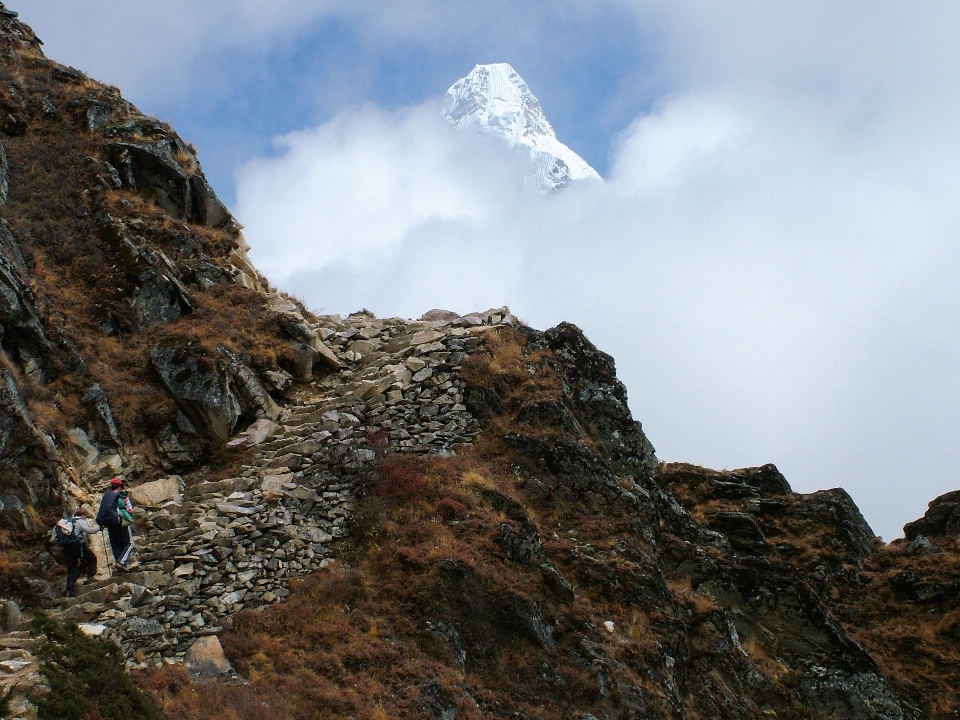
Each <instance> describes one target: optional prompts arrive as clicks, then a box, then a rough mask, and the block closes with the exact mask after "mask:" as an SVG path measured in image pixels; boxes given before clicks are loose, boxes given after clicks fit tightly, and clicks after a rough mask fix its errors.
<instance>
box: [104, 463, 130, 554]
mask: <svg viewBox="0 0 960 720" xmlns="http://www.w3.org/2000/svg"><path fill="white" fill-rule="evenodd" d="M132 510H133V503H132V502H131V501H130V498H129V496H128V495H127V491H126V490H124V489H123V480H122V479H121V478H118V477H115V478H114V479H113V480H111V481H110V490H109V491H107V492H105V493H104V494H103V499H102V500H101V501H100V511H99V512H98V513H97V523H98V524H99V525H100V526H101V527H105V528H106V529H107V535H109V536H110V549H111V550H112V551H113V559H114V560H115V561H116V563H117V567H120V568H126V567H127V563H128V562H129V561H130V553H131V552H132V551H133V536H132V534H131V533H130V524H131V523H132V522H133V515H131V511H132Z"/></svg>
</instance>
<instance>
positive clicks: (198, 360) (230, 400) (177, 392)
mask: <svg viewBox="0 0 960 720" xmlns="http://www.w3.org/2000/svg"><path fill="white" fill-rule="evenodd" d="M150 360H151V362H152V363H153V367H154V368H155V369H156V371H157V372H158V373H159V375H160V379H161V380H162V381H163V385H164V387H166V389H167V391H168V392H169V393H170V394H171V395H172V396H173V399H174V400H176V402H177V405H179V406H180V409H181V410H182V411H183V413H184V414H185V415H186V416H187V417H188V418H189V419H190V422H191V423H193V425H195V426H196V427H197V428H198V429H199V430H201V431H202V432H203V433H204V434H205V435H207V436H208V437H209V438H211V439H213V440H215V441H217V442H226V441H227V439H229V437H230V436H231V435H232V434H233V430H234V428H235V427H236V424H237V420H239V418H240V415H241V414H242V412H243V408H242V406H241V404H240V401H239V400H238V399H237V397H236V395H235V394H234V393H233V390H232V388H231V383H230V379H229V378H228V377H227V375H226V374H225V373H223V372H221V370H220V368H219V367H218V365H217V362H216V361H215V359H214V358H211V357H210V356H209V355H208V354H207V353H206V352H204V351H203V350H202V349H201V348H200V347H198V346H194V345H193V344H192V343H184V344H182V345H176V346H173V347H161V346H159V345H158V346H157V347H155V348H154V349H153V350H152V351H151V353H150Z"/></svg>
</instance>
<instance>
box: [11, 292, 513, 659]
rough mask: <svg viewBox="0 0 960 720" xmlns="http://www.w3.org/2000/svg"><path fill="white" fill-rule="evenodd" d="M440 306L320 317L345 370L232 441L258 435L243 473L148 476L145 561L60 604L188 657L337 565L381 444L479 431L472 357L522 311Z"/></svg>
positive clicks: (422, 447) (421, 442) (146, 647)
mask: <svg viewBox="0 0 960 720" xmlns="http://www.w3.org/2000/svg"><path fill="white" fill-rule="evenodd" d="M438 316H439V317H441V318H444V319H430V320H420V321H409V320H402V319H399V318H392V319H380V318H376V317H374V316H373V315H372V314H369V313H367V312H361V313H356V314H354V315H351V316H349V317H347V318H345V319H342V318H340V317H339V316H323V317H320V318H319V321H318V322H317V323H314V324H313V326H312V327H311V330H312V331H313V332H315V333H316V335H317V337H318V338H320V339H322V341H323V342H324V344H325V345H326V347H328V348H330V349H331V350H332V352H333V353H335V354H336V356H337V359H338V361H339V362H340V363H341V369H340V370H339V371H338V372H336V373H333V374H331V375H329V376H327V377H326V378H325V379H323V380H321V381H315V382H314V383H312V384H311V385H309V386H308V387H307V389H306V390H305V391H304V392H301V393H300V394H299V395H298V396H296V397H295V398H294V399H293V401H292V402H291V403H290V404H288V405H287V406H286V407H284V408H282V410H281V411H280V413H279V415H278V416H277V418H276V420H275V421H274V420H270V419H267V418H264V419H261V420H258V421H257V422H256V423H254V425H252V426H251V427H250V428H248V429H247V430H246V431H244V432H243V433H240V434H239V435H238V436H236V437H235V438H234V439H233V440H231V441H230V444H231V445H233V446H240V445H249V446H252V447H255V448H256V450H255V456H254V460H253V462H252V463H251V464H250V465H248V466H244V468H243V470H242V472H241V473H240V474H239V476H238V477H234V478H228V479H225V480H219V481H216V482H202V483H199V484H193V485H187V486H186V487H183V485H182V481H181V480H180V478H179V477H177V476H172V477H170V478H163V479H159V480H156V481H153V482H151V483H149V484H144V485H141V486H140V487H139V488H134V490H133V494H134V496H135V497H139V499H140V501H141V502H140V508H139V510H138V512H139V513H141V515H140V518H139V519H138V522H137V525H136V527H137V530H138V532H139V535H138V536H137V537H136V538H135V544H136V548H137V550H136V558H137V560H138V564H137V565H136V566H135V567H133V568H132V569H130V570H128V571H126V572H123V573H121V572H117V571H116V568H112V576H111V577H106V578H103V579H101V580H98V581H96V582H93V583H89V584H87V585H80V586H79V592H80V595H79V596H78V597H76V598H70V599H65V600H63V601H61V602H60V604H59V606H58V608H57V610H56V613H57V614H59V615H60V616H61V617H64V618H70V619H72V620H75V621H77V622H79V623H86V625H85V626H84V627H86V628H90V630H88V632H89V633H93V634H102V635H104V636H106V637H110V638H114V639H115V640H116V641H117V642H119V643H120V645H121V647H122V648H123V649H124V652H125V654H126V656H127V658H128V663H129V664H130V665H131V666H132V667H148V666H150V665H154V664H159V663H162V662H166V663H179V662H183V658H184V655H185V653H186V652H187V651H188V649H189V648H190V647H191V646H192V645H193V644H194V643H195V642H196V640H197V639H198V638H203V637H206V636H211V635H216V634H217V633H219V632H220V630H221V629H223V628H224V627H225V626H228V625H229V623H230V619H229V618H230V616H231V615H232V614H233V613H235V612H237V611H239V610H241V609H243V608H257V607H262V606H265V605H268V604H270V603H275V602H278V601H280V600H282V599H283V598H285V597H286V596H287V595H288V594H289V592H290V590H289V582H290V580H291V579H292V578H295V577H299V576H303V575H305V574H307V573H310V572H314V571H317V570H320V569H322V568H324V567H326V566H327V565H329V563H330V562H331V559H332V555H333V552H334V542H335V541H336V539H338V538H342V537H344V536H345V535H347V533H348V519H349V517H350V514H351V512H352V511H353V509H354V507H355V501H356V493H357V488H358V485H359V484H360V483H362V482H363V481H364V480H366V479H367V478H368V477H369V473H370V471H371V470H372V468H373V465H374V463H375V461H376V458H377V455H376V452H375V449H374V448H375V447H377V446H380V447H383V448H389V450H391V451H394V452H412V453H423V454H425V453H441V454H442V453H450V452H454V451H455V449H456V448H457V447H458V446H460V445H463V444H465V443H469V442H471V441H472V440H473V438H474V437H475V436H476V434H477V433H478V432H479V425H478V424H477V421H476V420H475V419H474V418H473V417H472V416H471V414H470V413H469V411H468V410H467V408H466V406H465V405H464V404H463V402H462V400H463V390H464V383H463V380H462V379H461V377H460V368H461V364H462V362H463V360H464V358H465V357H466V356H467V355H468V354H469V353H471V352H472V351H473V350H475V349H476V348H477V346H478V345H479V344H480V343H481V342H482V338H483V335H484V333H485V332H486V331H488V330H490V329H491V328H493V327H497V326H501V325H504V324H511V323H516V322H517V321H516V319H515V318H514V317H513V316H512V315H510V312H509V310H508V309H507V308H500V309H496V310H490V311H487V312H486V313H482V314H475V315H467V316H463V317H457V316H455V315H454V314H453V313H441V312H437V311H431V313H428V314H427V316H426V317H431V318H437V317H438ZM97 540H99V538H98V539H97ZM96 544H98V545H99V544H100V543H99V542H97V543H96ZM98 549H99V553H100V554H101V567H102V569H104V570H105V569H107V567H109V566H108V565H107V563H106V555H105V553H104V549H103V548H98ZM23 652H25V653H26V652H27V651H23ZM27 654H28V653H27ZM0 672H3V667H2V663H0Z"/></svg>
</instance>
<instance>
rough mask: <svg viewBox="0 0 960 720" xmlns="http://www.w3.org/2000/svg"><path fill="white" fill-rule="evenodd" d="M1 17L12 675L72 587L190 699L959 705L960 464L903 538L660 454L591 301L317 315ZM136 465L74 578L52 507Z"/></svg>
mask: <svg viewBox="0 0 960 720" xmlns="http://www.w3.org/2000/svg"><path fill="white" fill-rule="evenodd" d="M0 46H2V51H3V52H2V53H0V215H2V222H0V323H2V325H3V331H4V332H3V334H2V337H0V440H2V442H0V504H2V507H0V551H2V560H3V563H0V592H2V593H3V595H4V596H5V597H7V598H10V600H8V601H6V602H5V604H4V608H5V611H6V617H5V627H6V630H7V632H6V633H3V634H0V648H2V649H0V686H4V687H11V686H13V685H15V684H16V685H19V686H20V691H21V692H22V690H24V689H26V688H28V687H29V686H30V685H31V684H35V683H40V684H42V681H41V680H40V678H39V677H38V675H37V662H36V659H35V657H34V656H33V654H32V652H31V650H32V648H33V647H34V644H35V643H36V639H35V638H33V637H30V636H28V635H27V634H26V633H25V632H24V626H25V624H26V620H27V618H28V617H29V614H30V613H31V612H32V611H34V610H36V609H39V608H41V607H47V608H49V609H50V611H51V612H52V613H53V614H55V615H56V616H57V617H59V618H62V619H66V620H77V621H80V622H81V623H82V626H83V627H84V628H85V630H86V632H88V633H89V634H92V635H96V636H98V637H100V638H102V639H103V640H105V641H107V642H112V641H116V642H117V643H119V645H120V647H121V648H122V649H123V651H124V654H125V657H126V659H127V662H128V664H129V666H130V667H131V668H136V669H138V670H139V671H140V674H138V675H137V676H136V677H137V678H138V682H141V683H142V685H143V687H144V688H147V689H148V690H150V692H151V693H152V694H153V697H154V698H155V699H156V702H158V703H159V704H161V705H162V706H163V707H164V709H165V711H166V712H167V713H168V715H169V716H170V717H178V718H194V717H197V718H200V717H202V718H204V719H205V720H212V718H219V717H231V718H236V717H244V718H248V717H257V718H270V717H294V718H299V717H303V718H307V717H310V718H314V717H318V716H320V717H331V718H333V717H338V718H339V717H347V716H352V717H357V718H370V719H371V720H382V718H383V717H391V716H396V717H437V718H443V719H444V720H450V718H471V720H472V719H474V718H481V717H492V718H512V719H525V718H552V717H570V716H571V714H572V715H573V716H574V717H577V718H578V720H591V719H594V720H596V719H599V718H603V719H604V720H620V719H623V720H626V719H628V718H631V719H632V718H658V719H659V718H663V719H666V718H670V719H671V720H672V719H673V718H684V719H687V718H689V719H690V720H694V719H695V718H702V717H710V718H731V720H732V719H733V718H736V719H737V720H739V719H740V718H770V717H779V718H791V719H792V718H797V719H798V720H799V719H800V718H832V719H834V720H867V719H869V720H909V719H913V718H917V719H918V720H919V719H920V718H926V717H930V718H936V720H948V719H950V718H956V717H958V713H960V697H958V695H957V690H956V688H957V687H960V675H958V671H957V668H960V657H958V655H957V651H956V647H957V638H958V637H960V634H958V633H960V606H958V601H957V597H958V596H957V589H958V588H960V546H958V538H957V531H958V523H957V506H958V502H957V498H956V497H955V495H956V493H951V494H948V495H946V496H943V497H942V498H939V499H937V500H936V501H934V502H933V503H931V507H930V510H929V512H928V513H927V515H926V516H925V517H924V518H922V519H921V520H918V521H917V522H915V523H911V524H909V525H908V526H907V529H906V532H907V536H908V540H907V541H904V542H902V543H891V544H889V545H886V546H884V545H881V544H880V543H879V542H878V541H877V540H876V539H875V538H874V537H873V533H872V531H871V529H870V528H869V526H868V525H867V524H866V522H864V520H863V518H862V516H861V515H860V513H859V511H858V510H857V508H856V505H855V504H854V503H853V501H852V499H851V498H850V497H849V495H847V494H846V493H845V492H844V491H843V490H841V489H833V490H827V491H821V492H818V493H812V494H810V495H799V494H797V493H793V492H792V490H791V488H790V486H789V483H788V482H787V480H786V479H785V478H784V477H783V476H782V475H781V474H780V473H779V471H777V469H776V468H775V467H774V466H772V465H767V466H763V467H758V468H747V469H742V470H734V471H713V470H707V469H705V468H698V467H694V466H689V465H683V464H662V463H658V462H657V458H656V456H655V454H654V450H653V447H652V445H651V444H650V442H649V441H648V440H647V437H646V435H645V434H644V432H643V430H642V428H641V427H640V424H639V423H638V422H636V421H635V420H634V419H633V417H632V415H631V413H630V410H629V408H628V406H627V398H626V390H625V388H624V387H623V385H622V383H620V381H619V380H618V379H617V377H616V371H615V366H614V362H613V359H612V358H611V357H609V356H608V355H605V354H604V353H602V352H600V351H599V350H598V349H597V348H595V347H594V346H593V345H592V344H591V343H590V342H589V340H587V338H586V337H585V336H584V334H583V333H582V332H581V331H580V330H579V329H578V328H576V327H574V326H572V325H569V324H567V323H563V324H561V325H559V326H557V327H556V328H552V329H549V330H547V331H543V332H540V331H537V330H533V329H530V328H526V327H524V326H523V325H522V324H520V323H518V322H517V321H516V319H515V318H513V317H512V316H511V315H510V313H509V311H508V310H507V309H506V308H500V309H494V310H490V311H488V312H486V313H479V314H475V315H465V316H459V315H457V314H456V313H448V312H445V311H439V310H438V311H431V312H429V313H427V314H426V315H425V316H423V318H421V320H419V321H410V320H401V319H396V318H393V319H380V318H376V317H374V316H373V315H372V314H370V313H368V312H366V311H361V312H359V313H355V314H353V315H351V316H348V317H346V318H340V317H337V316H315V315H313V314H311V313H310V312H309V311H308V310H307V309H306V308H304V307H303V306H302V305H301V304H299V303H298V302H296V301H295V300H293V299H291V298H288V297H286V296H284V295H283V294H281V293H278V292H276V291H275V290H274V289H273V288H271V287H270V285H269V283H268V281H267V280H266V279H265V278H263V277H262V276H261V275H260V274H259V273H258V272H257V270H256V268H254V267H253V266H252V265H251V264H250V263H249V261H248V260H247V259H246V254H245V249H246V244H245V242H244V240H243V235H242V232H241V228H240V227H239V225H238V224H237V223H236V221H234V220H233V218H232V217H231V216H230V214H229V212H228V211H227V209H226V208H225V207H224V206H223V204H222V203H220V201H219V200H218V199H217V198H216V194H215V193H214V191H213V189H212V188H211V187H210V186H209V184H208V183H207V182H206V180H205V178H204V176H203V171H202V168H201V167H200V164H199V161H198V159H197V155H196V151H195V149H194V148H192V146H190V145H189V143H185V142H184V141H183V140H182V139H181V138H180V137H179V136H178V135H177V134H176V133H175V132H174V131H173V130H172V129H171V128H170V127H169V126H167V125H165V124H164V123H161V122H159V121H157V120H156V119H155V118H149V117H145V116H144V115H143V114H142V113H140V112H139V111H138V110H137V109H136V108H134V107H133V106H132V105H130V104H129V103H127V102H126V101H125V100H124V99H123V98H122V97H121V96H120V93H119V91H117V90H116V89H115V88H108V87H105V86H103V85H101V84H99V83H96V82H94V81H92V80H90V79H89V78H87V77H85V76H84V75H83V74H82V73H80V72H78V71H76V70H74V69H72V68H69V67H65V66H62V65H59V64H57V63H55V62H53V61H51V60H49V59H47V58H46V57H44V56H43V53H42V52H41V47H40V42H39V40H38V39H37V38H36V36H35V35H34V34H33V32H32V31H31V30H30V29H29V28H28V27H27V26H26V25H24V24H22V23H21V22H20V21H19V20H18V18H17V16H16V14H15V13H13V12H12V11H9V10H7V9H6V8H5V7H3V6H2V5H0ZM514 74H515V73H514ZM488 79H489V78H488ZM501 80H504V82H506V83H507V84H509V85H510V86H511V87H509V88H508V87H506V86H503V87H500V86H498V87H492V86H491V87H490V88H488V89H490V90H491V92H492V94H491V95H489V96H488V97H487V99H491V98H492V99H493V100H496V101H497V102H499V101H500V100H506V99H510V98H513V95H511V93H513V91H515V90H517V88H518V87H519V86H518V85H517V83H516V82H515V81H514V80H511V78H510V77H509V73H508V74H507V76H504V77H503V78H501ZM499 82H500V81H499V80H498V81H497V83H499ZM520 82H522V81H520ZM497 83H494V84H497ZM481 85H482V83H478V87H480V86H481ZM524 87H525V86H524ZM511 88H512V89H511ZM521 89H522V88H521ZM501 91H509V92H506V93H504V92H501ZM484 92H486V91H484ZM498 93H499V95H498ZM526 93H527V94H529V90H527V91H526ZM468 94H469V93H468ZM520 94H521V95H523V93H520ZM501 95H502V96H503V97H501ZM507 95H510V97H509V98H508V97H507ZM524 98H526V100H529V98H532V95H530V96H529V98H528V97H527V96H526V95H524ZM521 99H523V98H521ZM474 100H476V101H477V102H478V103H479V102H480V101H481V100H483V101H484V102H486V100H484V99H483V98H482V97H480V95H476V96H475V97H474ZM525 102H526V101H525ZM534 102H535V101H534ZM494 105H496V103H494ZM531 108H533V109H536V110H539V108H538V107H536V108H534V105H533V104H531V103H530V102H527V105H526V106H525V108H524V112H526V111H530V112H528V113H527V115H524V116H523V117H518V116H514V115H511V113H512V112H513V110H516V108H513V110H511V108H506V111H507V112H505V113H501V112H500V110H504V107H501V106H500V105H497V106H496V107H492V106H491V108H487V109H492V110H493V111H494V112H492V114H490V113H488V114H487V116H486V117H487V118H488V119H489V118H494V119H497V118H499V119H502V120H504V121H505V122H507V121H509V122H507V125H509V127H508V129H510V130H512V131H514V132H520V133H521V135H523V133H524V132H526V130H530V131H531V132H533V133H534V134H536V133H540V134H542V132H546V130H548V129H549V125H547V124H545V123H546V121H545V119H543V121H542V123H541V122H540V120H541V119H542V113H541V115H539V116H538V115H536V113H535V112H533V110H532V109H531ZM468 111H469V108H467V109H466V110H465V112H468ZM464 117H465V116H464ZM521 120H522V122H520V121H521ZM528 120H529V121H530V122H529V123H528V122H527V121H528ZM511 123H512V124H511ZM545 129H546V130H545ZM541 131H542V132H541ZM551 132H552V131H551ZM528 139H529V138H528ZM552 167H554V169H557V168H559V170H562V168H560V167H559V165H554V166H552ZM559 170H558V172H559ZM548 174H549V173H548ZM561 176H562V173H560V174H559V175H558V176H557V177H558V178H559V179H560V180H563V177H561ZM551 177H552V176H551ZM555 179H556V178H555ZM118 472H119V473H123V474H124V475H126V476H127V477H128V481H129V484H130V486H131V487H132V489H133V493H134V496H135V498H136V501H137V504H138V506H139V508H140V510H139V511H138V524H137V529H136V532H137V543H138V550H137V553H138V562H139V564H138V565H137V566H136V567H134V568H132V569H131V571H130V572H126V573H118V574H113V575H112V576H110V577H100V578H99V579H98V580H97V581H96V582H94V583H90V584H86V585H81V586H80V589H81V595H80V596H79V597H77V598H72V599H62V598H59V595H60V594H61V592H60V591H61V590H62V587H61V586H60V585H59V583H60V582H62V578H60V579H58V574H59V575H61V576H62V569H61V568H60V566H59V563H58V562H57V559H56V558H55V557H54V556H53V555H51V553H50V552H49V547H48V546H47V541H46V538H45V534H46V533H45V531H46V529H47V528H49V526H50V525H51V524H52V522H53V520H54V519H55V518H56V516H57V515H58V514H59V513H60V511H61V509H62V507H63V506H64V505H66V504H68V503H70V502H73V501H87V502H91V503H93V504H96V502H97V500H98V491H100V490H102V489H103V488H104V485H105V483H106V480H107V479H108V478H109V477H110V476H111V475H113V474H116V473H118ZM95 544H96V539H95ZM102 550H103V549H102V548H101V549H100V551H101V568H102V569H103V570H105V571H107V570H108V568H109V566H108V565H107V562H106V559H105V557H103V553H102ZM295 580H296V581H297V582H294V581H295ZM14 600H16V601H17V602H14ZM21 608H22V609H23V612H22V613H21ZM221 643H222V647H221ZM181 665H186V667H187V668H188V670H189V673H190V674H189V675H187V674H186V673H183V670H182V668H181V667H180V666H181ZM178 673H182V674H178ZM238 676H239V677H238ZM191 677H192V678H193V680H192V681H191V679H190V678H191ZM241 678H243V679H244V680H243V681H242V682H237V683H236V684H233V685H231V684H230V683H231V682H233V681H238V680H240V679H241ZM218 680H219V681H222V680H226V681H227V682H226V683H221V682H219V681H218ZM211 681H212V682H211ZM277 688H283V691H282V692H280V693H278V692H277ZM198 697H199V700H197V698H198ZM191 698H193V700H191ZM208 698H216V702H209V699H208ZM191 702H194V704H193V705H192V706H191V704H190V703H191ZM231 703H232V704H231ZM31 712H32V710H31V708H29V707H28V706H26V705H25V704H24V703H23V702H22V701H18V702H17V703H16V709H15V715H17V716H18V717H20V716H23V717H29V716H30V713H31Z"/></svg>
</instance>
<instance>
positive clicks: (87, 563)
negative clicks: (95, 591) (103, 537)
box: [83, 546, 97, 580]
mask: <svg viewBox="0 0 960 720" xmlns="http://www.w3.org/2000/svg"><path fill="white" fill-rule="evenodd" d="M83 570H84V572H86V573H87V580H93V578H94V576H95V575H96V574H97V554H96V553H95V552H94V551H93V550H91V549H90V547H89V546H84V548H83Z"/></svg>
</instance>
